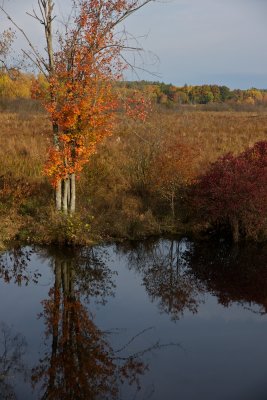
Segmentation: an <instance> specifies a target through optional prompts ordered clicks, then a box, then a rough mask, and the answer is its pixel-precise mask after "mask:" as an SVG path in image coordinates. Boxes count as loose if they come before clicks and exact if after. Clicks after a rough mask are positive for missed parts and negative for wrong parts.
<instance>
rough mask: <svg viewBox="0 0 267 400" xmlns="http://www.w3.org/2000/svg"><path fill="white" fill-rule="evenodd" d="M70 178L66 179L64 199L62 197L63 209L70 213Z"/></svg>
mask: <svg viewBox="0 0 267 400" xmlns="http://www.w3.org/2000/svg"><path fill="white" fill-rule="evenodd" d="M69 184H70V181H69V178H66V179H64V185H63V199H62V210H63V212H64V213H65V214H67V213H68V192H69Z"/></svg>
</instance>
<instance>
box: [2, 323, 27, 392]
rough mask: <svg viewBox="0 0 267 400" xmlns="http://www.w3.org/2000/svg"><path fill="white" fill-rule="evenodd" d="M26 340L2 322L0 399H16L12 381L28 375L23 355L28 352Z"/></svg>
mask: <svg viewBox="0 0 267 400" xmlns="http://www.w3.org/2000/svg"><path fill="white" fill-rule="evenodd" d="M26 347H27V345H26V341H25V338H24V336H22V335H21V334H20V333H17V334H13V332H12V329H11V328H10V327H9V326H8V325H6V324H5V323H3V322H1V323H0V399H1V400H15V399H16V398H17V397H16V394H15V391H14V389H13V386H12V384H11V383H10V381H11V380H12V381H14V376H15V375H17V374H22V375H23V376H24V377H26V367H25V365H24V363H23V356H24V354H25V352H26Z"/></svg>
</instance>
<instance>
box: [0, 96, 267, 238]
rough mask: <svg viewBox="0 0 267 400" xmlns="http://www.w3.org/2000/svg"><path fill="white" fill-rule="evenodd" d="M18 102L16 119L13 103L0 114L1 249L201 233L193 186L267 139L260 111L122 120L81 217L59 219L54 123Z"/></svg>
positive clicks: (97, 161) (88, 177) (104, 150)
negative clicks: (15, 242) (175, 150)
mask: <svg viewBox="0 0 267 400" xmlns="http://www.w3.org/2000/svg"><path fill="white" fill-rule="evenodd" d="M15 101H16V102H17V104H19V106H17V107H16V109H17V110H18V112H15V110H14V109H12V107H13V105H12V103H9V106H10V110H12V111H10V110H8V109H6V110H5V111H3V112H1V113H0V122H1V131H0V143H1V148H0V162H1V167H2V168H1V177H0V184H1V188H0V223H1V228H2V229H1V241H2V242H5V241H7V240H10V239H12V238H15V237H17V238H19V239H23V240H24V239H25V240H29V241H35V242H53V241H55V242H60V243H82V242H88V240H93V239H99V238H101V239H107V238H119V239H123V238H138V237H146V236H149V235H155V234H161V233H166V232H167V233H185V232H192V231H196V230H198V229H199V228H200V227H199V226H195V222H194V224H193V221H192V220H191V216H190V210H189V208H188V206H187V201H186V188H187V187H188V185H189V183H191V182H192V181H193V180H194V178H195V177H196V176H198V175H199V174H201V173H204V172H205V171H206V170H207V168H208V166H209V165H210V163H211V162H213V161H215V160H217V159H218V157H219V156H222V155H224V154H226V153H228V152H229V151H231V152H233V153H234V154H239V153H241V152H242V151H243V150H244V149H245V148H247V147H248V146H252V145H253V144H254V143H256V142H257V141H259V140H264V139H265V138H266V121H267V113H264V112H262V111H261V112H258V111H257V109H256V108H255V109H254V111H253V112H196V111H194V112H193V111H188V110H187V111H185V112H177V111H174V110H167V109H166V108H165V107H162V106H159V108H155V109H154V110H153V112H152V114H151V116H150V118H149V119H148V121H147V122H146V123H142V122H140V121H139V122H138V121H133V120H131V121H129V120H128V119H127V118H126V117H122V118H121V121H120V125H119V126H118V127H117V130H116V133H115V134H114V135H113V136H112V137H110V138H108V139H106V141H105V142H104V143H103V144H101V146H100V147H99V149H98V152H97V154H96V155H95V156H94V157H93V158H92V160H91V162H90V164H89V165H88V167H87V168H86V169H85V171H84V172H83V174H82V175H81V176H80V179H79V180H78V187H77V190H78V192H79V198H80V200H79V204H78V212H77V213H76V215H75V216H72V217H66V216H62V215H61V214H57V213H55V212H54V210H53V204H52V203H53V202H52V200H51V188H50V186H49V184H48V183H47V181H46V179H45V177H44V175H43V173H42V168H43V164H44V161H45V155H46V149H47V147H48V144H49V143H48V139H47V133H48V131H49V120H48V118H47V116H46V115H45V114H44V113H41V112H37V111H36V105H35V103H32V110H31V107H29V102H28V101H27V102H25V104H23V101H21V102H20V103H18V100H15ZM23 107H24V108H25V109H26V111H25V112H23ZM175 143H176V144H179V146H178V147H179V151H180V152H182V153H181V161H180V162H179V163H178V164H179V165H178V164H177V162H178V161H177V162H176V161H175V162H174V164H175V163H176V164H177V165H178V168H179V171H178V173H177V168H174V170H173V176H170V179H168V180H167V179H166V176H168V175H171V169H170V165H171V163H170V161H168V153H166V149H168V148H172V145H173V144H175ZM191 154H193V156H192V157H191ZM190 158H191V159H190ZM176 164H175V165H176ZM174 167H175V166H174ZM164 168H166V171H164ZM166 174H167V175H166ZM189 178H190V179H189ZM173 188H174V189H175V199H173V198H172V190H173ZM170 199H172V200H171V201H173V203H172V204H171V203H170ZM170 205H171V207H170ZM203 226H205V221H202V226H201V227H203Z"/></svg>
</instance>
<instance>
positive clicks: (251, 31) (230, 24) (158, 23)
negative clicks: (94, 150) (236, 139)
mask: <svg viewBox="0 0 267 400" xmlns="http://www.w3.org/2000/svg"><path fill="white" fill-rule="evenodd" d="M55 2H56V3H57V4H58V5H59V8H60V10H61V12H60V13H61V14H62V13H64V12H65V13H66V14H67V12H68V4H69V0H55ZM36 3H37V0H5V6H6V8H7V9H8V10H9V11H10V13H11V14H12V15H14V17H15V18H16V20H17V21H18V22H19V23H20V25H22V26H24V27H25V28H26V30H27V32H29V34H30V35H33V36H34V38H35V41H36V44H38V45H40V44H41V37H42V36H41V33H40V31H39V27H38V26H37V25H36V24H35V23H34V21H32V20H31V19H30V18H29V17H27V15H26V14H25V12H26V11H30V10H31V9H32V7H33V6H34V5H36ZM58 13H59V12H58ZM0 21H1V24H2V26H3V27H4V26H5V24H6V23H5V19H4V17H1V18H0ZM126 28H127V31H129V32H131V33H132V34H133V35H135V36H136V37H140V42H141V43H142V46H143V47H144V48H145V49H146V50H147V53H146V55H145V57H144V62H145V63H146V65H145V68H146V69H148V70H150V71H152V72H156V74H157V75H156V76H151V75H149V74H147V73H145V72H142V71H140V72H139V77H140V78H141V79H148V80H160V81H163V82H165V83H173V84H175V85H184V84H185V83H187V84H194V85H195V84H205V83H207V84H212V83H214V84H220V85H227V86H229V87H231V88H241V89H242V88H250V87H259V88H267V0H171V1H168V0H167V1H166V0H165V1H162V2H152V3H151V4H148V5H147V6H146V7H145V8H143V9H142V10H140V11H139V12H138V13H136V14H135V15H133V16H132V17H131V18H130V19H128V20H127V23H126ZM142 36H143V38H142ZM18 45H19V46H22V41H20V42H19V44H18ZM150 52H151V53H152V54H154V55H155V56H157V57H158V62H157V63H156V64H155V65H150V64H153V61H154V57H150V55H149V54H150ZM127 78H128V79H129V78H132V79H136V76H135V75H132V74H131V73H128V75H127Z"/></svg>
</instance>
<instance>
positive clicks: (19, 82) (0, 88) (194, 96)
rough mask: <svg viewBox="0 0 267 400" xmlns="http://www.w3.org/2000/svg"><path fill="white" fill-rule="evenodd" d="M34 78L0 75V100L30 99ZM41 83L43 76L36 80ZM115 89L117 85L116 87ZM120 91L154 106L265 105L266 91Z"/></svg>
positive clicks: (145, 86) (143, 87) (135, 86)
mask: <svg viewBox="0 0 267 400" xmlns="http://www.w3.org/2000/svg"><path fill="white" fill-rule="evenodd" d="M35 79H36V77H34V75H32V74H27V73H23V72H19V71H18V70H10V71H9V72H8V73H7V72H6V71H5V70H2V71H0V99H12V98H30V97H31V88H32V84H33V81H34V80H35ZM37 79H38V80H39V81H40V80H41V81H43V84H45V81H44V79H43V78H42V76H39V77H38V78H37ZM116 85H118V83H116ZM119 87H121V88H124V89H125V90H126V91H133V90H138V91H142V92H143V93H144V94H146V95H147V97H148V98H150V100H151V101H152V102H153V103H157V104H165V105H172V104H173V105H175V104H179V105H183V104H193V105H194V104H210V103H228V104H248V105H254V104H259V105H260V104H266V105H267V90H266V89H256V88H251V89H247V90H241V89H234V90H231V89H229V88H228V87H227V86H219V85H200V86H192V85H186V84H185V85H184V86H182V87H178V86H174V85H172V84H166V83H162V82H150V81H126V82H125V81H124V82H120V83H119Z"/></svg>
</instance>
